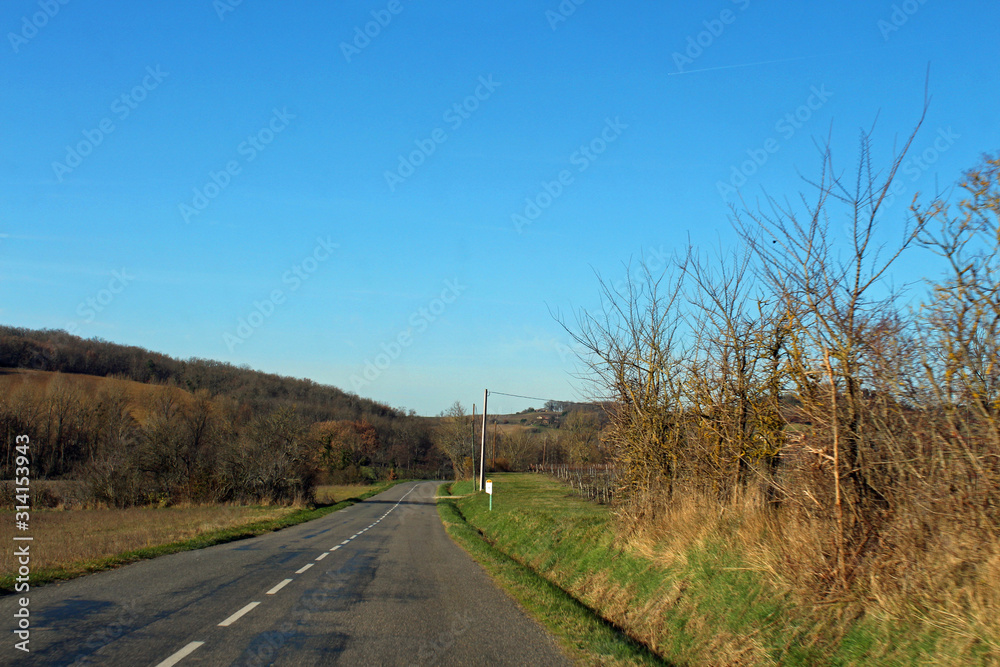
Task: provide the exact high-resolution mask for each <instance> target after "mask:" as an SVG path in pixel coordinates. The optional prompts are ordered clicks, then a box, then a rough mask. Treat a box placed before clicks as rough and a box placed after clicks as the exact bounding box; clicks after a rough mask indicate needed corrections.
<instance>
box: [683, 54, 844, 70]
mask: <svg viewBox="0 0 1000 667" xmlns="http://www.w3.org/2000/svg"><path fill="white" fill-rule="evenodd" d="M835 55H841V54H837V53H820V54H817V55H814V56H798V57H796V58H781V59H778V60H761V61H759V62H755V63H743V64H741V65H721V66H719V67H703V68H702V69H690V70H687V71H686V72H667V76H675V75H677V74H695V73H696V72H711V71H712V70H717V69H736V68H738V67H754V66H756V65H770V64H772V63H787V62H791V61H793V60H806V59H808V58H822V57H823V56H835Z"/></svg>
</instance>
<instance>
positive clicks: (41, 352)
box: [0, 326, 403, 422]
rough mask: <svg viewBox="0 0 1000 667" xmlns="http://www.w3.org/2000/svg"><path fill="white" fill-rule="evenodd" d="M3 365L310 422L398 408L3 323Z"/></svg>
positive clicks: (301, 383) (222, 366)
mask: <svg viewBox="0 0 1000 667" xmlns="http://www.w3.org/2000/svg"><path fill="white" fill-rule="evenodd" d="M0 368H20V369H29V370H36V371H53V372H54V371H58V372H62V373H78V374H85V375H95V376H100V377H117V378H121V379H127V380H132V381H135V382H141V383H156V384H173V385H176V386H177V387H179V388H181V389H186V390H188V391H192V392H193V391H196V390H198V389H204V390H207V391H208V392H209V393H210V394H212V395H213V396H220V395H221V396H228V397H230V398H233V399H235V400H236V401H239V402H240V403H244V404H247V405H249V406H250V407H251V408H260V409H276V408H281V407H291V408H295V410H296V411H297V412H298V413H299V414H300V415H301V416H302V417H303V418H304V419H306V420H308V421H311V422H318V421H330V420H343V419H362V418H368V417H380V418H389V419H392V418H396V417H401V416H403V415H402V413H401V412H400V411H398V410H395V409H393V408H391V407H389V406H387V405H384V404H382V403H378V402H376V401H373V400H370V399H366V398H361V397H359V396H357V395H356V394H351V393H347V392H345V391H343V390H341V389H338V388H337V387H333V386H330V385H323V384H318V383H316V382H313V381H312V380H306V379H299V378H292V377H284V376H280V375H275V374H272V373H264V372H261V371H256V370H252V369H250V368H249V367H245V366H244V367H238V366H233V365H232V364H229V363H225V362H221V361H213V360H210V359H196V358H192V359H187V360H180V359H175V358H173V357H170V356H168V355H165V354H160V353H159V352H152V351H150V350H146V349H144V348H141V347H135V346H127V345H118V344H116V343H111V342H108V341H105V340H102V339H100V338H91V339H84V338H81V337H79V336H73V335H71V334H69V333H66V332H65V331H62V330H53V329H41V330H32V329H24V328H16V327H8V326H0Z"/></svg>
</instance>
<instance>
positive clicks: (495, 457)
mask: <svg viewBox="0 0 1000 667" xmlns="http://www.w3.org/2000/svg"><path fill="white" fill-rule="evenodd" d="M498 426H500V424H498V423H497V420H496V419H494V420H493V458H491V459H490V460H491V461H492V463H491V464H490V467H491V468H493V469H494V470H496V467H497V427H498Z"/></svg>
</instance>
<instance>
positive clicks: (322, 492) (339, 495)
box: [316, 484, 372, 505]
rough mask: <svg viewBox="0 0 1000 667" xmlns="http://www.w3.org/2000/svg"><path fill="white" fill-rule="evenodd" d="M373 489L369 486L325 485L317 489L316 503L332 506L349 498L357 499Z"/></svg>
mask: <svg viewBox="0 0 1000 667" xmlns="http://www.w3.org/2000/svg"><path fill="white" fill-rule="evenodd" d="M371 489H372V487H371V486H370V485H367V484H324V485H321V486H317V487H316V502H317V503H319V504H321V505H331V504H333V503H339V502H340V501H342V500H347V499H348V498H357V497H359V496H360V495H361V494H362V493H364V492H365V491H370V490H371Z"/></svg>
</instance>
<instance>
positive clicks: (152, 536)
mask: <svg viewBox="0 0 1000 667" xmlns="http://www.w3.org/2000/svg"><path fill="white" fill-rule="evenodd" d="M402 481H407V480H398V481H394V482H387V483H383V484H379V485H376V486H372V487H367V488H368V490H367V491H364V492H363V493H357V494H356V495H353V496H351V497H347V498H344V499H343V500H341V501H340V502H336V503H333V504H327V505H319V506H317V507H311V508H302V509H295V508H259V507H258V508H229V507H198V508H136V509H135V510H67V511H61V512H44V513H43V512H38V513H36V514H34V515H33V516H32V523H33V524H35V523H36V521H37V524H36V525H38V528H36V530H35V531H33V532H34V536H35V545H36V546H35V547H34V550H37V551H39V552H48V553H49V554H50V555H51V554H52V553H53V552H57V553H58V555H57V556H56V557H55V558H49V559H47V561H37V560H36V561H34V562H33V567H32V571H31V583H32V585H36V586H37V585H40V584H45V583H50V582H53V581H59V580H64V579H72V578H74V577H78V576H81V575H84V574H88V573H90V572H98V571H100V570H108V569H111V568H115V567H119V566H121V565H126V564H128V563H134V562H136V561H140V560H145V559H147V558H156V557H157V556H163V555H166V554H172V553H177V552H179V551H190V550H192V549H202V548H204V547H209V546H212V545H215V544H222V543H224V542H232V541H234V540H241V539H244V538H247V537H255V536H257V535H261V534H263V533H267V532H272V531H275V530H280V529H282V528H287V527H288V526H294V525H296V524H299V523H303V522H305V521H312V520H313V519H318V518H320V517H322V516H326V515H327V514H330V513H331V512H335V511H337V510H339V509H343V508H345V507H348V506H350V505H353V504H354V503H357V502H360V501H362V500H364V499H365V498H370V497H371V496H374V495H377V494H379V493H382V492H383V491H385V490H386V489H388V488H390V487H392V486H395V485H396V484H399V483H400V482H402ZM345 490H346V489H344V488H339V489H337V490H336V491H338V492H343V491H345ZM331 492H333V493H336V492H334V491H331ZM337 497H341V498H343V497H344V496H343V495H339V496H337ZM129 512H131V515H130V516H131V519H132V520H131V521H130V522H127V523H126V522H123V517H124V516H125V515H126V513H129ZM84 513H86V525H83V522H82V521H81V519H82V518H83V516H84ZM205 513H208V514H214V515H224V517H223V519H221V520H220V519H219V517H218V516H216V517H215V518H214V520H213V521H212V522H205V521H202V520H201V516H202V515H203V514H205ZM5 514H11V513H9V512H8V513H5ZM7 519H8V520H4V521H3V525H4V527H5V528H7V527H10V526H12V525H13V517H12V516H10V517H7ZM39 519H41V520H39ZM47 519H51V520H50V521H46V520H47ZM67 522H68V523H67ZM46 523H48V524H49V525H50V529H48V530H44V531H43V527H44V526H45V524H46ZM60 523H62V524H64V525H65V526H66V528H67V529H66V530H59V527H58V524H60ZM220 523H222V524H229V525H221V526H220ZM123 524H125V525H127V528H123V527H122V526H123ZM70 526H71V527H72V529H70ZM154 527H155V529H154ZM108 532H115V535H113V537H112V538H111V539H109V538H108V536H107V535H106V533H108ZM192 533H193V534H192ZM179 535H180V536H183V537H178V536H179ZM0 539H2V536H0ZM88 540H90V541H91V542H94V541H97V540H101V541H102V545H101V546H95V545H94V544H88V543H87V542H88ZM7 541H8V542H9V539H8V540H7ZM137 544H139V545H142V546H136V545H137ZM95 552H96V554H97V555H93V554H94V553H95ZM81 553H88V554H91V555H90V556H89V557H83V558H81V557H80V556H79V554H81ZM36 563H38V564H40V566H39V565H38V564H36ZM2 565H3V568H2V574H0V595H2V594H8V593H11V592H12V591H13V590H14V583H15V581H14V578H15V574H14V570H15V567H14V565H13V563H7V562H2Z"/></svg>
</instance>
